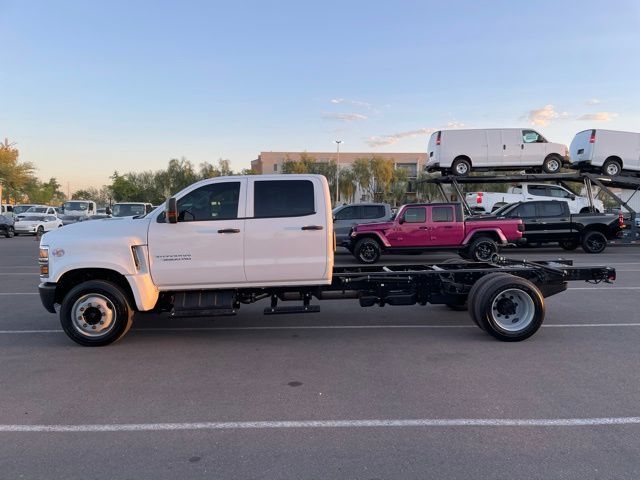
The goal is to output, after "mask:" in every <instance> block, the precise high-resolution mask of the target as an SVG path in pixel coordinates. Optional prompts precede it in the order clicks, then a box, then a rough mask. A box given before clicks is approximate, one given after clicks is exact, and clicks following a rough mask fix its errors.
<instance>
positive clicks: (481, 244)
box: [469, 237, 498, 262]
mask: <svg viewBox="0 0 640 480" xmlns="http://www.w3.org/2000/svg"><path fill="white" fill-rule="evenodd" d="M497 253H498V244H497V243H496V242H495V240H493V239H492V238H489V237H480V238H477V239H475V240H474V241H473V242H471V245H470V246H469V256H470V257H471V258H472V259H473V260H475V261H477V262H490V261H491V260H492V259H493V257H494V255H496V254H497Z"/></svg>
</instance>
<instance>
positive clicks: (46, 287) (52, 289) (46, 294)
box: [38, 282, 56, 313]
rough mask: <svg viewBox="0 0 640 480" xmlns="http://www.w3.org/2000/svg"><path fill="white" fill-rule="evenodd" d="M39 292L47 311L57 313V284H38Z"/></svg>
mask: <svg viewBox="0 0 640 480" xmlns="http://www.w3.org/2000/svg"><path fill="white" fill-rule="evenodd" d="M38 292H39V293H40V301H41V302H42V305H43V306H44V308H45V310H47V312H51V313H56V309H55V303H56V302H55V300H56V284H55V283H47V282H45V283H41V284H40V285H38Z"/></svg>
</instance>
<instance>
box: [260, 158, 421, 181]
mask: <svg viewBox="0 0 640 480" xmlns="http://www.w3.org/2000/svg"><path fill="white" fill-rule="evenodd" d="M303 153H306V154H307V155H309V156H310V157H313V158H315V159H316V161H318V162H330V161H331V160H333V161H334V162H338V154H337V152H260V155H258V158H257V159H256V160H252V161H251V169H252V170H253V171H254V172H256V173H258V174H260V175H263V174H267V173H281V172H282V164H283V163H284V162H291V161H294V162H295V161H299V160H300V155H302V154H303ZM373 155H376V156H379V157H383V158H388V159H390V160H393V162H394V163H395V165H396V168H404V169H406V170H407V171H408V173H409V177H410V178H415V177H416V176H417V175H418V173H419V172H421V171H422V170H424V166H425V164H426V163H427V154H426V152H425V153H371V152H340V162H339V168H340V169H342V168H345V167H348V166H349V165H351V164H352V163H353V162H354V161H355V160H356V159H357V158H370V157H372V156H373Z"/></svg>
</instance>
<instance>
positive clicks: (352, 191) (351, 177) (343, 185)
mask: <svg viewBox="0 0 640 480" xmlns="http://www.w3.org/2000/svg"><path fill="white" fill-rule="evenodd" d="M338 184H339V188H340V198H342V199H343V200H345V201H347V202H348V203H353V202H354V200H355V196H356V191H357V189H358V184H357V183H356V176H355V174H354V173H353V170H351V169H350V168H348V167H347V168H344V169H341V170H340V176H339V179H338Z"/></svg>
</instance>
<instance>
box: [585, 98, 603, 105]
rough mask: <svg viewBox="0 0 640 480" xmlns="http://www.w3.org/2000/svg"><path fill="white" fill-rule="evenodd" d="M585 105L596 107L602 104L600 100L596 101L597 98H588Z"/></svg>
mask: <svg viewBox="0 0 640 480" xmlns="http://www.w3.org/2000/svg"><path fill="white" fill-rule="evenodd" d="M584 103H586V104H587V105H598V104H600V103H602V102H601V101H600V100H598V99H597V98H590V99H589V100H587V101H586V102H584Z"/></svg>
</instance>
